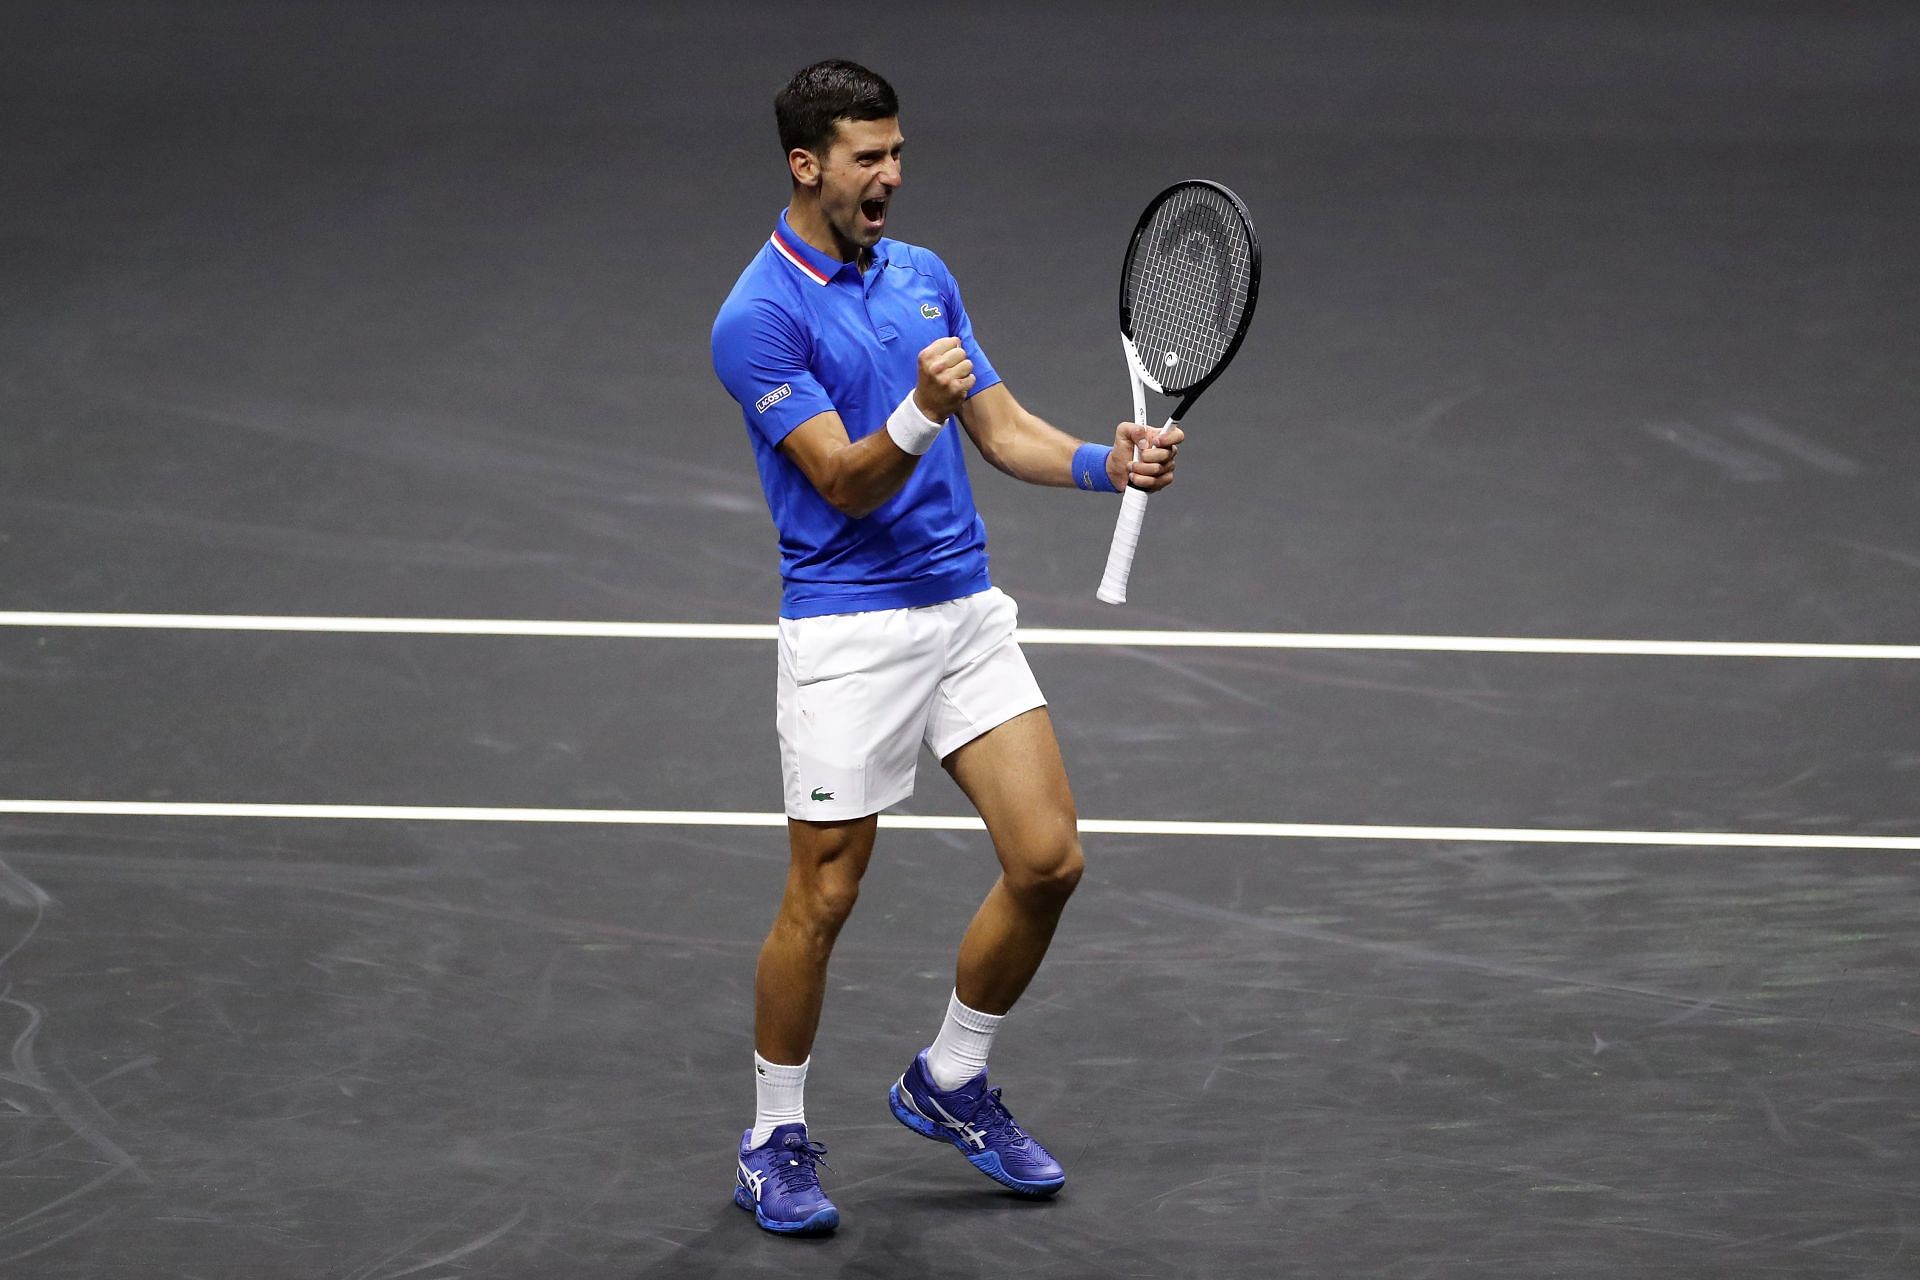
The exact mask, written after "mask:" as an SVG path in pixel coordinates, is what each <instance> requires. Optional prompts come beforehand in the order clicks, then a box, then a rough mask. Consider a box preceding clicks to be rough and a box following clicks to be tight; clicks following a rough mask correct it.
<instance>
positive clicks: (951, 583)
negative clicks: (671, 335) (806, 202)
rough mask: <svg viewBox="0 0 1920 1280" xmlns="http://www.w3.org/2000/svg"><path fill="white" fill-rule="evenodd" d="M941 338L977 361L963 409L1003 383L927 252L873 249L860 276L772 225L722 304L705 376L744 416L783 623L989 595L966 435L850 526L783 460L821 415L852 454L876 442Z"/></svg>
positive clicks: (956, 291)
mask: <svg viewBox="0 0 1920 1280" xmlns="http://www.w3.org/2000/svg"><path fill="white" fill-rule="evenodd" d="M946 337H953V338H958V339H960V341H961V343H962V345H963V346H964V347H965V348H966V352H967V355H968V356H970V357H972V359H973V376H974V384H973V394H974V395H978V394H979V393H980V392H982V391H984V390H986V389H987V388H988V387H990V386H992V385H993V384H994V383H996V382H998V381H1000V375H999V374H997V373H995V372H994V371H993V366H992V365H991V364H989V363H988V362H987V357H986V355H985V354H984V353H983V352H982V351H981V350H980V345H979V344H978V343H977V342H975V341H974V339H973V325H972V324H971V323H969V321H968V320H967V312H966V308H965V307H964V306H962V305H961V302H960V288H959V286H958V285H957V284H955V283H954V280H953V274H952V273H951V272H949V271H948V270H947V267H946V264H945V263H943V262H941V261H940V259H939V258H938V257H936V256H935V255H934V254H933V253H932V252H930V251H929V250H926V249H922V248H919V247H917V246H915V245H909V244H902V243H900V242H899V241H897V240H884V239H883V240H881V241H880V242H879V243H878V244H876V245H874V247H873V251H872V262H871V264H870V265H869V266H868V268H867V270H866V271H865V272H862V271H861V270H860V269H859V268H858V267H857V266H855V265H854V264H853V263H850V262H841V261H839V260H838V259H836V258H832V257H829V256H828V255H826V254H824V253H821V252H820V251H819V250H818V249H815V248H814V247H813V246H812V245H810V244H808V243H807V242H806V241H804V240H802V239H801V238H800V237H799V236H798V235H796V234H795V233H794V232H793V231H792V229H791V228H789V227H788V226H787V214H786V210H784V209H783V210H781V212H780V219H779V221H778V222H777V223H776V224H775V226H774V229H773V236H772V238H771V239H769V240H768V241H767V243H766V245H765V246H764V247H763V248H762V249H761V250H760V252H759V253H758V254H756V255H755V256H754V259H753V261H752V262H750V263H748V264H747V269H746V270H745V271H743V272H742V273H741V274H740V279H739V280H738V281H737V282H736V283H735V284H734V286H733V292H732V293H730V294H728V295H727V300H726V302H725V303H723V304H721V307H720V314H719V315H718V316H717V317H716V318H715V319H714V322H713V367H714V371H715V372H716V373H718V374H719V375H720V381H721V382H723V383H725V384H726V388H727V390H728V391H729V392H730V393H731V394H732V395H733V398H734V399H735V400H736V401H738V402H739V404H740V412H741V416H742V417H743V418H744V419H745V420H746V424H747V436H748V438H749V439H750V440H751V441H752V442H753V454H754V461H755V462H756V463H758V465H759V468H760V487H761V489H762V490H763V491H764V492H765V493H766V496H767V508H768V510H769V511H771V512H772V514H773V524H774V529H775V530H776V531H777V533H778V534H779V540H780V578H781V582H782V584H783V589H782V591H781V598H780V615H781V616H782V617H785V618H811V617H815V616H818V615H821V614H829V613H860V612H863V611H865V610H869V609H899V608H912V607H914V606H917V605H926V604H938V603H940V602H941V601H943V600H957V599H959V598H960V597H961V596H966V595H972V594H973V593H975V592H977V591H984V590H986V589H987V587H988V586H989V585H991V584H990V582H989V580H988V577H987V530H986V525H985V524H983V523H982V522H981V520H980V513H979V512H978V510H976V509H975V507H974V505H973V488H972V486H971V485H969V484H968V483H967V467H966V457H965V452H964V447H963V445H962V443H961V439H960V437H961V436H962V435H963V434H965V433H964V432H963V431H962V429H961V428H960V427H959V426H958V425H957V424H956V423H954V422H953V421H952V420H951V419H949V421H948V426H947V429H946V430H944V431H942V432H941V433H940V435H939V436H938V437H937V438H936V439H935V440H934V442H933V447H932V448H931V449H929V450H927V452H926V453H925V454H923V455H922V456H921V458H920V461H919V462H918V463H917V464H916V465H915V466H914V469H913V474H912V475H911V476H910V477H909V478H908V480H907V482H906V484H905V485H904V486H902V487H901V489H900V492H898V493H896V494H894V495H893V497H891V498H889V499H887V500H886V501H885V502H884V503H882V504H881V505H880V507H879V509H877V510H876V511H874V512H873V513H872V514H871V515H867V516H864V517H861V518H859V519H854V518H853V517H851V516H846V515H843V514H841V513H840V512H839V511H837V510H835V509H834V507H833V504H832V503H830V502H828V501H827V500H826V499H825V498H823V497H821V496H820V492H819V490H817V489H815V488H814V487H813V483H812V482H811V481H809V480H808V479H807V477H806V475H805V473H803V472H802V471H801V470H800V468H799V467H797V466H795V465H794V463H793V462H792V461H791V460H790V459H789V458H788V457H787V456H786V454H784V453H782V452H781V451H780V442H781V441H782V440H784V439H786V438H787V433H788V432H790V431H792V430H793V429H794V428H795V427H797V426H799V425H800V424H801V423H803V422H805V421H807V419H809V418H812V417H814V416H815V415H817V414H820V413H824V412H826V411H828V410H833V411H835V412H837V413H839V415H840V420H841V421H842V422H843V423H845V424H846V428H847V436H848V438H850V439H853V440H858V439H861V438H862V437H864V436H869V435H872V434H873V433H874V432H876V431H881V430H884V429H885V427H886V423H887V415H889V414H891V413H892V412H893V410H894V408H895V407H896V406H898V405H899V403H900V401H901V400H902V399H903V398H905V397H906V395H907V394H908V393H909V392H911V391H912V390H913V388H914V384H915V382H916V381H917V379H918V377H919V356H920V352H921V351H922V350H924V349H925V348H926V346H927V344H928V343H931V342H934V341H936V340H937V339H940V338H946Z"/></svg>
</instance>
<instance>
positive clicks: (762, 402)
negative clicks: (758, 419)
mask: <svg viewBox="0 0 1920 1280" xmlns="http://www.w3.org/2000/svg"><path fill="white" fill-rule="evenodd" d="M792 394H793V384H792V383H790V382H783V383H781V384H780V385H779V386H777V387H775V388H774V389H773V390H771V391H769V392H767V394H765V395H763V396H761V397H760V398H759V399H758V400H755V401H754V402H753V411H754V412H755V413H765V412H766V411H767V410H768V409H771V408H772V407H773V406H774V405H776V404H779V403H780V402H781V401H782V400H785V399H786V398H787V397H788V396H790V395H792Z"/></svg>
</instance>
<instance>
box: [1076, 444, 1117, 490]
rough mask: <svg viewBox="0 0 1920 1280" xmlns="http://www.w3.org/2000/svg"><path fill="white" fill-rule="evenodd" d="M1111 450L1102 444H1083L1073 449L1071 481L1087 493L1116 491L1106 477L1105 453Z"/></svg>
mask: <svg viewBox="0 0 1920 1280" xmlns="http://www.w3.org/2000/svg"><path fill="white" fill-rule="evenodd" d="M1112 452H1113V450H1112V449H1110V448H1108V447H1107V446H1106V445H1103V444H1083V445H1081V446H1080V447H1079V448H1078V449H1075V450H1074V451H1073V483H1074V487H1075V488H1077V489H1085V490H1086V491H1087V492H1088V493H1118V492H1120V491H1119V490H1118V489H1116V488H1114V487H1113V481H1112V480H1110V479H1108V477H1107V455H1108V454H1110V453H1112Z"/></svg>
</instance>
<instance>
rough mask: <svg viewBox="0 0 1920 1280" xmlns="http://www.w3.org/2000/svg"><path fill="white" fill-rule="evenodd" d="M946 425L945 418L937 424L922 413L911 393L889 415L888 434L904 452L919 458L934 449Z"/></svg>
mask: <svg viewBox="0 0 1920 1280" xmlns="http://www.w3.org/2000/svg"><path fill="white" fill-rule="evenodd" d="M946 425H947V423H946V420H945V419H944V418H943V419H941V420H940V421H939V422H935V421H934V420H933V419H931V418H929V417H927V415H926V414H924V413H922V412H920V406H919V405H917V404H915V403H914V402H913V393H912V392H911V391H909V392H908V393H907V398H906V399H904V400H902V401H901V402H900V405H899V407H898V408H896V409H895V410H894V411H893V412H892V413H891V414H889V415H888V417H887V434H888V435H890V436H892V437H893V442H894V443H895V444H897V445H899V446H900V448H901V450H902V451H903V452H906V453H910V454H912V455H913V456H914V457H916V458H917V457H919V456H920V455H921V454H923V453H925V452H926V451H927V450H929V449H931V448H933V442H934V440H935V439H937V438H938V437H939V435H940V429H941V428H942V427H944V426H946Z"/></svg>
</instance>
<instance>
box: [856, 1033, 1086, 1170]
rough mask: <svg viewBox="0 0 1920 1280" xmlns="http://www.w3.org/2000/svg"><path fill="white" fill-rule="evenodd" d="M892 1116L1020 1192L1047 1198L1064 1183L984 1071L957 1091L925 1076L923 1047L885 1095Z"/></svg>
mask: <svg viewBox="0 0 1920 1280" xmlns="http://www.w3.org/2000/svg"><path fill="white" fill-rule="evenodd" d="M887 1105H888V1106H890V1107H891V1108H892V1109H893V1118H894V1119H896V1120H898V1121H899V1122H900V1123H901V1124H903V1125H905V1126H907V1128H909V1129H911V1130H913V1131H914V1132H915V1133H917V1134H919V1135H920V1136H921V1137H923V1138H932V1139H933V1140H934V1141H936V1142H951V1143H952V1144H953V1145H954V1146H955V1147H957V1148H959V1150H960V1154H961V1155H963V1156H965V1157H966V1158H967V1163H968V1164H971V1165H972V1166H973V1167H974V1168H976V1169H978V1170H979V1171H980V1172H982V1173H984V1174H986V1175H987V1176H988V1177H989V1178H992V1179H993V1180H994V1181H995V1182H997V1183H999V1184H1000V1185H1001V1186H1004V1187H1010V1188H1012V1189H1013V1190H1015V1191H1018V1192H1019V1193H1020V1194H1021V1195H1023V1196H1036V1197H1038V1196H1050V1195H1052V1194H1053V1193H1054V1192H1056V1191H1058V1190H1059V1189H1060V1188H1061V1187H1063V1186H1065V1185H1066V1182H1067V1174H1066V1170H1064V1169H1062V1168H1061V1167H1060V1162H1059V1161H1058V1160H1055V1159H1054V1158H1053V1157H1052V1156H1051V1155H1049V1154H1047V1149H1046V1148H1045V1147H1043V1146H1041V1145H1040V1144H1039V1143H1037V1142H1035V1141H1034V1140H1033V1139H1032V1138H1031V1137H1029V1136H1028V1134H1027V1131H1026V1130H1025V1129H1022V1128H1021V1127H1020V1126H1019V1125H1017V1124H1015V1123H1014V1121H1013V1116H1012V1115H1010V1114H1009V1113H1008V1111H1007V1108H1006V1106H1005V1104H1003V1103H1002V1102H1001V1101H1000V1091H999V1090H998V1089H989V1088H987V1073H986V1072H984V1071H982V1072H981V1073H980V1074H979V1075H977V1076H975V1077H974V1078H973V1079H971V1080H969V1081H967V1082H966V1083H965V1084H963V1085H961V1086H960V1087H959V1088H958V1089H940V1088H936V1087H935V1086H934V1083H933V1077H931V1076H929V1075H928V1074H927V1055H926V1051H925V1050H922V1051H921V1052H920V1054H919V1056H917V1057H915V1058H914V1060H913V1065H912V1066H911V1067H908V1068H907V1071H906V1074H905V1075H903V1076H901V1077H900V1079H899V1081H898V1082H896V1083H895V1084H894V1086H893V1088H892V1090H891V1091H890V1092H889V1093H888V1094H887Z"/></svg>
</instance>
